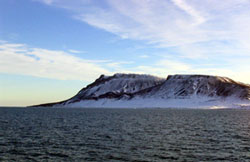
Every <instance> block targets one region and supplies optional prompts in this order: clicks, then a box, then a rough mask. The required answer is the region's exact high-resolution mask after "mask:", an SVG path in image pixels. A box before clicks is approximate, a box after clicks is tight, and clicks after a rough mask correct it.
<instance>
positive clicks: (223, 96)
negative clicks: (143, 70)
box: [35, 73, 250, 107]
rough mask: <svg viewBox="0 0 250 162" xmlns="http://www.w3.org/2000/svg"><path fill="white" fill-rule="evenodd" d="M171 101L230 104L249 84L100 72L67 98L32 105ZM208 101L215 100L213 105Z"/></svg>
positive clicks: (247, 93) (243, 97)
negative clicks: (95, 77)
mask: <svg viewBox="0 0 250 162" xmlns="http://www.w3.org/2000/svg"><path fill="white" fill-rule="evenodd" d="M139 101H140V102H139ZM144 101H145V102H144ZM175 101H178V102H180V103H182V102H183V104H184V105H183V106H185V104H186V106H189V105H190V106H192V107H199V106H200V105H206V104H207V103H209V104H208V105H209V106H210V107H211V106H212V107H213V106H222V107H223V104H224V105H229V103H232V104H231V105H232V106H233V105H240V104H242V103H243V104H248V102H249V101H250V85H249V84H244V83H241V82H236V81H234V80H232V79H230V78H227V77H220V76H211V75H181V74H177V75H169V76H168V77H167V78H165V79H164V78H159V77H155V76H152V75H139V74H122V73H117V74H114V75H113V76H105V75H101V76H100V77H99V78H97V79H96V80H95V81H94V82H93V83H91V84H89V85H88V86H86V87H84V88H82V89H81V90H80V91H79V92H78V93H77V94H76V95H75V96H73V97H72V98H70V99H68V100H65V101H61V102H56V103H48V104H41V105H35V106H36V107H37V106H41V107H49V106H52V107H55V106H56V107H60V106H64V107H88V106H89V107H91V106H92V107H115V106H118V107H126V106H127V107H150V106H152V107H154V106H155V107H173V106H178V105H179V103H176V104H175ZM212 101H216V102H214V105H213V103H212ZM147 102H148V103H147ZM118 103H120V104H118ZM153 103H155V104H153ZM192 103H193V105H192ZM122 104H124V105H122ZM199 104H200V105H199ZM180 106H182V105H180ZM183 106H182V107H183Z"/></svg>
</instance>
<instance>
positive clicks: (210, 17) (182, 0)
mask: <svg viewBox="0 0 250 162" xmlns="http://www.w3.org/2000/svg"><path fill="white" fill-rule="evenodd" d="M39 1H43V2H44V3H46V4H48V0H39ZM49 4H50V5H54V6H57V7H62V8H67V9H69V10H71V11H72V12H73V13H74V17H75V18H77V19H79V20H81V21H83V22H85V23H88V24H89V25H92V26H94V27H97V28H100V29H103V30H106V31H108V32H111V33H114V34H116V35H119V36H120V37H121V38H128V39H136V40H147V42H148V43H150V44H153V45H154V46H158V47H169V46H177V47H180V48H181V47H182V46H185V47H188V46H191V47H193V44H195V43H206V42H211V41H225V40H227V41H232V42H236V43H237V44H238V46H239V48H248V44H249V43H250V35H249V33H250V23H249V22H250V16H249V15H250V10H249V7H250V2H249V1H248V0H237V1H235V0H225V1H217V0H203V1H200V0H192V1H188V0H171V1H165V0H154V1H150V0H147V1H141V0H126V1H123V0H105V1H102V2H101V3H100V2H98V1H95V0H93V1H89V0H79V1H77V0H75V1H70V2H69V1H66V0H60V1H58V0H49ZM195 48H196V49H197V50H196V52H197V53H196V54H194V55H197V56H200V55H201V54H202V53H203V51H208V49H207V48H206V46H205V45H204V46H199V47H197V46H196V47H195ZM249 51H250V50H249V48H248V53H250V52H249ZM225 54H226V52H225Z"/></svg>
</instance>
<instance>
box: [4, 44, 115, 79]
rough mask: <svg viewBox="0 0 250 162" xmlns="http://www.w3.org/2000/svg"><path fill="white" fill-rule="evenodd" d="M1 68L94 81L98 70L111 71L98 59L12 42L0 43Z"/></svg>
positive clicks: (16, 71)
mask: <svg viewBox="0 0 250 162" xmlns="http://www.w3.org/2000/svg"><path fill="white" fill-rule="evenodd" d="M95 62H99V63H98V64H97V63H95ZM0 72H2V73H10V74H23V75H31V76H36V77H45V78H53V79H62V80H83V81H93V80H94V79H96V78H97V77H98V76H99V75H100V74H109V73H110V71H108V70H107V69H106V68H104V67H103V66H102V64H101V63H100V60H85V59H82V58H79V57H75V56H72V55H70V54H69V53H67V52H64V51H54V50H47V49H41V48H31V47H29V46H27V45H24V44H11V43H2V44H0Z"/></svg>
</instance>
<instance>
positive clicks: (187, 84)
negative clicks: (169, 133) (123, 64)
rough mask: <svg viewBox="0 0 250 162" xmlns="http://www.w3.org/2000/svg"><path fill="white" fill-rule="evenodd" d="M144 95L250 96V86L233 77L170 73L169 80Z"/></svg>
mask: <svg viewBox="0 0 250 162" xmlns="http://www.w3.org/2000/svg"><path fill="white" fill-rule="evenodd" d="M138 95H141V96H143V97H154V98H155V97H156V98H158V97H161V98H166V99H167V98H190V97H192V96H200V97H202V96H205V97H235V98H240V99H249V98H250V86H249V85H246V84H243V83H239V82H235V81H233V80H232V79H229V78H226V77H219V76H208V75H170V76H168V78H167V80H166V81H165V82H164V83H163V84H162V85H159V86H158V87H155V88H153V89H151V91H150V92H149V91H147V92H143V91H142V92H140V93H139V94H138Z"/></svg>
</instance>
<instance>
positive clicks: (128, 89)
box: [38, 73, 166, 106]
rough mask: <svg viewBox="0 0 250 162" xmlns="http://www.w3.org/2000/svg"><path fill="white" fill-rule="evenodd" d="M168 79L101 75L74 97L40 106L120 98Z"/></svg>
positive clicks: (149, 76)
mask: <svg viewBox="0 0 250 162" xmlns="http://www.w3.org/2000/svg"><path fill="white" fill-rule="evenodd" d="M165 80H166V79H163V78H159V77H155V76H152V75H140V74H121V73H117V74H114V75H113V76H105V75H101V76H100V77H99V78H98V79H96V80H95V81H94V82H93V83H92V84H89V85H88V86H87V87H85V88H83V89H81V90H80V91H79V92H78V93H77V94H76V95H75V96H74V97H72V98H70V99H68V100H66V101H62V102H57V103H49V104H42V105H38V106H54V105H67V104H70V103H75V102H79V101H82V100H98V99H100V98H118V97H123V96H125V95H127V96H132V94H133V93H136V92H138V91H141V90H143V89H147V88H149V87H154V86H156V85H159V84H162V83H163V82H164V81H165Z"/></svg>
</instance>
